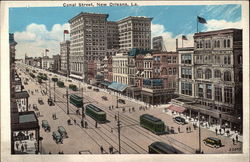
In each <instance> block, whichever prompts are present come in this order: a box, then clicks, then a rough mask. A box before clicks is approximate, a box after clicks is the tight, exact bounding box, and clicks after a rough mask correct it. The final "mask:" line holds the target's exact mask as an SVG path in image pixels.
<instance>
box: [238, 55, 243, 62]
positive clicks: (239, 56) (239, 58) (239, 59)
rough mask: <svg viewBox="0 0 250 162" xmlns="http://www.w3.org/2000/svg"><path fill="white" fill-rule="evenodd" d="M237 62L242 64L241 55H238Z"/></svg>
mask: <svg viewBox="0 0 250 162" xmlns="http://www.w3.org/2000/svg"><path fill="white" fill-rule="evenodd" d="M238 64H242V55H238Z"/></svg>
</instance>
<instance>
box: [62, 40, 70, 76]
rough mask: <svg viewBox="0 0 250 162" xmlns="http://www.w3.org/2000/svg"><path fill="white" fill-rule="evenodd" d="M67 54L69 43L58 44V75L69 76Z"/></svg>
mask: <svg viewBox="0 0 250 162" xmlns="http://www.w3.org/2000/svg"><path fill="white" fill-rule="evenodd" d="M69 52H70V41H68V40H67V41H65V42H61V43H60V55H61V70H60V73H61V74H63V75H66V76H69V74H70V70H69V69H70V66H69V65H70V64H69V56H70V55H69Z"/></svg>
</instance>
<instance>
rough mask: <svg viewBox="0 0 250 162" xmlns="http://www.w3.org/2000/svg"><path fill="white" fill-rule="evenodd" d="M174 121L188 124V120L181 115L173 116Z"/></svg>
mask: <svg viewBox="0 0 250 162" xmlns="http://www.w3.org/2000/svg"><path fill="white" fill-rule="evenodd" d="M173 120H174V122H175V123H177V124H182V125H184V124H187V122H186V121H185V119H184V118H182V117H180V116H176V117H174V118H173Z"/></svg>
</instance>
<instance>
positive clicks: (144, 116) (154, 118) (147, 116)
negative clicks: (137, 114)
mask: <svg viewBox="0 0 250 162" xmlns="http://www.w3.org/2000/svg"><path fill="white" fill-rule="evenodd" d="M142 117H143V118H145V119H148V120H151V121H153V122H159V121H161V119H158V118H156V117H154V116H152V115H149V114H143V115H142Z"/></svg>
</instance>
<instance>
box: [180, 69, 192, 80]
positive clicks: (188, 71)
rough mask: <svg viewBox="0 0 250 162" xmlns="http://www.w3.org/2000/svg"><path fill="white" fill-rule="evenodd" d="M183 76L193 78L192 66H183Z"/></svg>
mask: <svg viewBox="0 0 250 162" xmlns="http://www.w3.org/2000/svg"><path fill="white" fill-rule="evenodd" d="M181 77H182V78H188V79H192V69H190V68H181Z"/></svg>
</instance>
